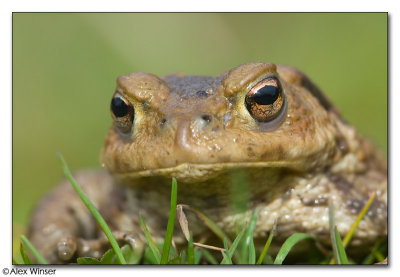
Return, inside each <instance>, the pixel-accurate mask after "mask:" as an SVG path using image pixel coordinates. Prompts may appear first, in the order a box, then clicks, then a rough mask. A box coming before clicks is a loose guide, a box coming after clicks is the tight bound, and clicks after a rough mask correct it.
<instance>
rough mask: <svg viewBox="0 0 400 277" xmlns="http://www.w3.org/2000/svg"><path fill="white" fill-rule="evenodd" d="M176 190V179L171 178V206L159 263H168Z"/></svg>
mask: <svg viewBox="0 0 400 277" xmlns="http://www.w3.org/2000/svg"><path fill="white" fill-rule="evenodd" d="M177 190H178V189H177V185H176V179H175V178H172V188H171V208H170V211H169V217H168V224H167V232H166V234H165V239H164V246H163V251H162V255H161V260H160V263H161V264H167V263H168V256H169V249H170V248H171V242H172V235H173V232H174V226H175V215H176V198H177Z"/></svg>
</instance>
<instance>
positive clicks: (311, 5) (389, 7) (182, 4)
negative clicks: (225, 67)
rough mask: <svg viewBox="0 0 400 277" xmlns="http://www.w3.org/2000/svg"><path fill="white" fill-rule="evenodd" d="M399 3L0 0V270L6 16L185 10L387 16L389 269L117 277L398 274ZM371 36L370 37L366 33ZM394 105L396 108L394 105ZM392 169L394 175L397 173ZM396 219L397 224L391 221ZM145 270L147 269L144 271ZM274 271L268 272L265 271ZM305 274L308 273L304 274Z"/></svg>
mask: <svg viewBox="0 0 400 277" xmlns="http://www.w3.org/2000/svg"><path fill="white" fill-rule="evenodd" d="M399 2H400V1H396V0H393V1H385V0H380V1H370V0H368V1H367V0H364V1H348V0H335V1H320V0H313V1H306V0H302V1H298V0H297V1H296V0H293V1H284V0H279V1H255V0H246V1H241V2H240V3H239V4H238V3H234V2H233V1H227V0H226V1H225V0H224V1H216V0H212V1H210V0H202V1H176V0H168V1H162V0H159V1H150V0H148V1H133V0H131V1H119V0H113V1H104V2H101V1H98V0H97V1H82V0H79V1H77V0H70V1H49V0H48V1H38V0H36V1H7V0H3V1H2V3H1V4H0V5H1V8H0V15H1V17H0V18H1V22H0V28H1V43H0V47H1V51H0V56H1V59H0V61H1V63H0V64H1V75H0V78H1V84H2V88H3V91H2V92H3V93H1V97H2V105H1V108H0V112H1V117H0V118H1V123H2V124H1V129H2V130H3V132H1V135H0V137H1V143H0V153H1V157H0V162H1V164H0V169H1V177H2V182H1V194H0V195H1V198H0V203H1V204H0V205H1V214H2V216H1V221H2V222H3V228H2V229H1V248H0V249H1V250H0V255H1V256H0V261H1V262H0V267H1V269H3V268H4V267H8V268H11V247H12V246H11V228H10V227H11V222H12V219H11V211H10V209H11V199H12V197H11V196H12V195H11V169H12V168H11V166H12V162H11V127H12V126H11V120H12V119H11V91H12V88H11V85H12V82H11V64H12V57H11V35H12V33H11V30H12V26H11V13H12V12H28V11H32V12H39V11H42V12H43V11H47V12H61V11H66V12H72V11H77V12H112V11H126V12H132V11H136V12H139V11H175V12H179V11H182V12H185V11H202V12H205V11H242V12H244V11H252V12H272V11H275V12H293V11H297V12H307V11H313V12H321V11H325V12H329V11H332V12H340V11H343V12H350V11H353V12H389V38H390V40H389V43H390V48H389V49H390V51H389V55H390V56H389V58H390V61H389V65H390V68H389V80H390V83H389V93H390V103H389V110H390V115H389V117H390V121H389V122H390V126H389V130H390V133H389V135H390V142H391V144H390V146H389V150H390V152H389V158H390V169H391V171H390V200H391V201H390V202H391V207H390V215H391V217H390V227H391V229H390V233H391V236H390V239H391V240H390V256H389V258H390V262H391V266H390V268H389V269H379V268H371V267H351V268H343V267H340V268H338V267H336V268H333V269H327V268H326V267H317V268H312V267H286V268H285V269H280V270H279V272H277V271H276V270H278V269H277V268H276V267H275V268H271V267H269V268H267V267H262V268H255V267H229V268H226V267H224V268H221V267H211V268H210V267H207V268H204V269H203V268H199V267H196V268H194V269H195V270H193V268H188V267H185V268H183V269H181V268H177V267H174V268H165V267H163V268H162V272H154V270H157V269H158V268H154V267H152V268H150V267H140V268H138V267H129V268H128V269H121V268H118V269H117V271H116V273H117V274H118V275H128V274H129V275H130V276H132V274H137V273H138V271H140V272H141V273H144V274H146V273H150V271H151V272H152V273H156V274H160V273H161V274H162V275H163V276H165V275H164V274H166V275H174V276H175V275H176V274H179V273H181V274H185V275H187V274H190V275H191V276H203V275H204V274H207V273H208V272H210V271H213V273H214V271H215V273H217V274H221V273H222V271H221V270H223V271H224V272H225V271H226V270H227V271H229V273H227V274H229V275H231V274H234V275H236V274H238V275H239V274H240V275H242V274H244V273H245V272H244V271H245V270H246V271H247V270H251V274H252V275H260V276H261V275H264V276H265V275H267V274H279V275H281V274H290V275H293V274H298V273H297V272H294V271H297V270H299V271H303V272H300V273H299V274H307V276H318V277H320V276H321V274H324V275H327V276H337V275H338V274H346V275H347V274H354V273H356V272H357V274H360V275H362V276H376V275H377V274H379V275H380V274H389V275H397V276H399V274H398V273H397V274H396V273H394V272H398V271H399V268H400V266H399V264H398V262H397V259H398V255H397V253H398V251H399V250H398V249H400V247H399V239H398V237H399V236H398V234H399V226H398V218H399V216H398V214H397V212H398V211H399V210H400V207H399V203H400V201H395V200H396V198H395V196H398V195H400V194H399V189H398V187H399V184H398V183H399V175H398V172H399V171H398V170H396V168H398V164H399V147H398V146H397V142H398V141H400V140H399V139H400V137H399V128H398V127H397V128H396V126H395V122H396V120H398V119H399V113H400V109H399V108H398V107H399V104H400V103H399V93H400V91H399V81H398V78H399V76H400V74H399V55H398V52H397V51H398V49H400V47H399V34H400V32H399V14H400V13H399V9H398V3H399ZM371 36H373V34H371ZM396 49H397V51H396ZM396 104H397V105H396ZM396 171H397V172H396ZM396 218H397V220H396ZM159 269H161V268H159ZM114 270H116V268H112V267H98V268H93V267H90V268H85V269H78V268H77V267H74V268H65V267H58V268H57V271H56V276H68V275H70V274H71V273H75V272H77V273H78V272H79V273H80V272H81V273H84V274H87V273H90V274H95V275H96V276H108V275H110V274H112V272H114ZM149 270H150V271H149ZM271 270H272V271H273V272H270V271H271ZM304 270H307V271H308V272H307V273H305V272H304ZM338 270H340V272H338Z"/></svg>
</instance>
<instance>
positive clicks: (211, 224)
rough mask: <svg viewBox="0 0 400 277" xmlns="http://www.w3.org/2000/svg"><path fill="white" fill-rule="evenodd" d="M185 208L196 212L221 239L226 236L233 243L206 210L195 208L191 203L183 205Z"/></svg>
mask: <svg viewBox="0 0 400 277" xmlns="http://www.w3.org/2000/svg"><path fill="white" fill-rule="evenodd" d="M181 206H182V207H184V208H187V209H189V210H190V211H192V212H194V213H195V214H196V215H197V216H198V217H199V218H200V220H201V221H202V222H203V223H204V224H205V225H206V226H207V227H208V228H209V229H210V230H211V231H212V232H213V233H214V234H215V235H216V236H217V237H219V238H220V239H221V241H223V240H224V238H227V240H228V244H229V245H231V241H230V240H229V237H228V236H227V235H226V234H225V233H224V231H222V229H221V228H220V227H219V226H218V225H217V224H216V223H215V222H214V221H212V220H211V219H210V218H209V217H208V216H207V215H206V214H205V213H204V212H202V211H200V210H198V209H196V208H193V207H191V206H189V205H181Z"/></svg>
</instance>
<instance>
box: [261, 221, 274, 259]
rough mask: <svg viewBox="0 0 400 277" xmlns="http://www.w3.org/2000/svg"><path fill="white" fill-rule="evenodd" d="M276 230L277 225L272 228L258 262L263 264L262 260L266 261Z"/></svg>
mask: <svg viewBox="0 0 400 277" xmlns="http://www.w3.org/2000/svg"><path fill="white" fill-rule="evenodd" d="M274 230H275V226H274V227H273V228H272V230H271V232H269V236H268V239H267V242H266V243H265V246H264V249H263V251H262V252H261V255H260V257H258V260H257V264H262V262H263V261H264V258H265V255H266V254H267V252H268V249H269V246H270V245H271V242H272V238H273V237H274Z"/></svg>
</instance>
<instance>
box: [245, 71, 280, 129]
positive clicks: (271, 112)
mask: <svg viewBox="0 0 400 277" xmlns="http://www.w3.org/2000/svg"><path fill="white" fill-rule="evenodd" d="M283 102H284V97H283V93H282V87H281V84H280V83H279V81H278V79H277V78H275V77H268V78H266V79H264V80H262V81H260V82H258V83H257V84H256V85H255V86H254V87H252V88H251V90H250V91H249V92H248V93H247V95H246V98H245V103H246V108H247V110H248V111H249V113H250V114H251V116H252V117H253V118H254V119H255V120H257V121H260V122H268V121H271V120H272V119H274V118H276V117H277V116H278V115H279V114H280V111H281V110H282V107H283Z"/></svg>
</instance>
